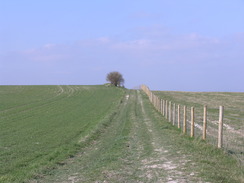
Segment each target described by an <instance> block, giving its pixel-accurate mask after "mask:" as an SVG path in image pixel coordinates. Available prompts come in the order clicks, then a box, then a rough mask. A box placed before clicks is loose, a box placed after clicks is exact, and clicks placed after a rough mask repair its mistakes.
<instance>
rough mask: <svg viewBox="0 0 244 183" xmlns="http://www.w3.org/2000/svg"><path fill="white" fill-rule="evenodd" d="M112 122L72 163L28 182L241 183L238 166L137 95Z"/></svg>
mask: <svg viewBox="0 0 244 183" xmlns="http://www.w3.org/2000/svg"><path fill="white" fill-rule="evenodd" d="M126 92H127V94H126V96H125V97H124V99H123V100H122V101H121V103H120V106H119V108H118V111H117V113H115V114H114V115H113V116H111V118H110V120H109V121H111V122H110V123H109V124H108V125H107V126H106V127H104V128H102V129H101V130H100V131H99V136H97V137H95V138H93V139H92V140H91V141H90V142H88V143H86V146H85V147H83V148H80V150H79V152H78V153H77V154H76V155H75V156H74V157H72V158H68V159H66V160H65V161H63V162H62V164H61V165H60V166H58V167H56V168H55V169H53V170H50V171H49V172H47V173H46V174H44V175H42V176H41V177H37V178H36V179H33V180H32V181H31V183H75V182H77V183H78V182H79V183H83V182H87V183H90V182H93V183H99V182H104V183H107V182H112V183H114V182H116V183H121V182H129V183H138V182H140V183H144V182H145V183H146V182H152V183H154V182H159V183H161V182H162V183H164V182H165V183H176V182H179V183H196V182H198V183H205V182H206V183H210V182H212V183H223V182H225V183H239V182H243V180H244V179H243V170H241V169H240V167H239V166H238V164H237V161H236V160H235V159H234V158H232V157H230V156H228V155H226V154H225V153H223V151H222V150H219V149H217V148H215V147H213V146H212V145H209V144H207V143H205V142H203V141H200V140H198V139H192V138H188V137H187V136H185V135H182V133H181V132H180V131H179V130H178V129H177V128H176V127H174V126H172V125H171V124H170V123H169V122H167V121H166V120H165V119H164V118H162V115H161V114H160V113H159V112H157V111H156V110H155V109H154V108H153V106H152V105H151V103H150V102H149V100H148V98H147V96H146V95H145V94H144V93H143V92H142V91H139V90H127V91H126Z"/></svg>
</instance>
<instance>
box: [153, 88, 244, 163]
mask: <svg viewBox="0 0 244 183" xmlns="http://www.w3.org/2000/svg"><path fill="white" fill-rule="evenodd" d="M154 93H155V94H156V95H158V96H159V97H160V98H162V99H164V100H168V101H172V104H173V103H175V104H176V105H178V104H179V105H181V114H183V110H182V107H183V105H186V106H187V122H188V125H187V126H188V132H189V131H190V120H191V119H190V107H194V108H195V131H196V135H197V136H199V137H200V136H201V135H202V125H203V106H204V105H207V108H208V110H207V111H208V115H207V122H208V123H207V126H208V127H207V140H208V141H209V142H210V143H212V144H214V146H216V144H217V135H218V119H219V116H218V115H219V106H220V105H222V106H224V132H223V140H224V142H223V146H224V149H225V150H226V152H228V153H229V154H231V155H233V156H235V157H236V158H237V159H238V160H239V161H240V164H242V165H243V163H244V93H230V92H229V93H228V92H176V91H154ZM182 121H183V117H181V126H182Z"/></svg>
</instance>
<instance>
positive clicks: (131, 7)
mask: <svg viewBox="0 0 244 183" xmlns="http://www.w3.org/2000/svg"><path fill="white" fill-rule="evenodd" d="M111 71H118V72H120V73H121V74H122V75H123V77H124V79H125V87H126V88H135V87H138V86H140V85H141V84H146V85H147V86H149V88H150V89H152V90H167V91H223V92H244V81H243V80H244V0H231V1H230V0H214V1H213V0H198V1H196V0H184V1H182V0H150V1H149V0H116V1H115V0H89V1H86V0H41V1H33V0H21V1H20V0H0V85H96V84H104V83H106V82H107V81H106V75H107V74H108V73H109V72H111Z"/></svg>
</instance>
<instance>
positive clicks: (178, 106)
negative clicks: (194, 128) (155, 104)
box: [178, 105, 180, 128]
mask: <svg viewBox="0 0 244 183" xmlns="http://www.w3.org/2000/svg"><path fill="white" fill-rule="evenodd" d="M178 128H180V105H178Z"/></svg>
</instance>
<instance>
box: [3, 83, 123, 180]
mask: <svg viewBox="0 0 244 183" xmlns="http://www.w3.org/2000/svg"><path fill="white" fill-rule="evenodd" d="M123 95H124V91H123V90H122V89H117V88H109V87H105V86H0V101H1V103H0V182H21V181H23V180H25V179H28V178H30V177H31V176H33V175H35V174H38V173H40V172H41V171H42V170H45V169H48V168H49V167H52V166H53V165H54V164H55V163H57V162H59V161H60V160H63V159H65V158H67V157H69V156H72V155H73V154H74V153H75V151H76V150H77V149H78V148H79V146H80V143H79V141H81V140H84V138H85V137H86V136H89V135H90V134H91V133H92V132H93V131H95V130H96V129H98V128H99V125H101V123H102V121H103V120H104V119H105V118H106V117H107V116H108V115H109V114H111V113H112V111H113V110H114V109H115V108H116V106H117V105H118V104H119V103H120V100H121V98H122V96H123Z"/></svg>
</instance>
